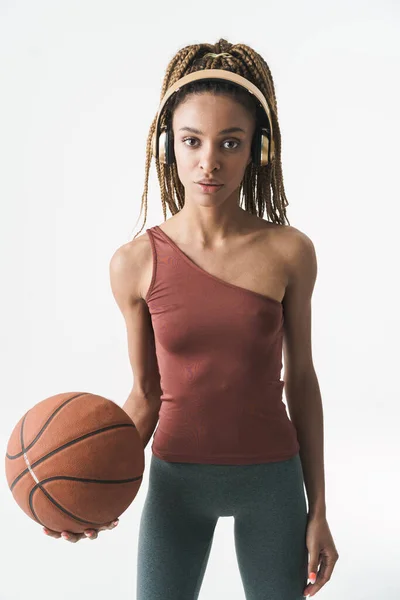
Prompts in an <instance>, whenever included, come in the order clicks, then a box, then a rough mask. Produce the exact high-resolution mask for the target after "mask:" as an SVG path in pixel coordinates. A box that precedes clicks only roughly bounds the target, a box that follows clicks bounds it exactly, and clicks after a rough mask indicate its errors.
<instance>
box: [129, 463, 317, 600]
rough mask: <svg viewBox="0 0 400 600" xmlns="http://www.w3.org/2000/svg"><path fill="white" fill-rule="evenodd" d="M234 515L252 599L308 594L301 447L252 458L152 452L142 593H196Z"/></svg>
mask: <svg viewBox="0 0 400 600" xmlns="http://www.w3.org/2000/svg"><path fill="white" fill-rule="evenodd" d="M230 516H233V517H234V539H235V551H236V556H237V561H238V567H239V572H240V576H241V580H242V583H243V588H244V592H245V596H246V600H303V598H304V596H303V590H304V588H305V587H306V585H307V575H308V572H307V569H308V551H307V547H306V544H305V533H306V525H307V517H308V515H307V507H306V498H305V493H304V487H303V471H302V466H301V461H300V456H299V454H296V455H295V456H294V457H292V458H289V459H287V460H284V461H278V462H270V463H260V464H251V465H213V464H199V463H182V462H176V463H174V462H167V461H164V460H160V459H159V458H157V457H156V456H155V455H154V454H153V453H152V454H151V464H150V473H149V488H148V491H147V496H146V499H145V503H144V507H143V511H142V516H141V521H140V531H139V540H138V563H137V596H136V599H137V600H196V599H197V598H198V595H199V592H200V587H201V584H202V581H203V577H204V573H205V570H206V566H207V562H208V558H209V555H210V550H211V545H212V541H213V536H214V529H215V526H216V524H217V521H218V519H219V517H230Z"/></svg>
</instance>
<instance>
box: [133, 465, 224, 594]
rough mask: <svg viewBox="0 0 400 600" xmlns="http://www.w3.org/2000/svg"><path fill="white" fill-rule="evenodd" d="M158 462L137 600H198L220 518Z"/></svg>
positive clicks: (146, 513)
mask: <svg viewBox="0 0 400 600" xmlns="http://www.w3.org/2000/svg"><path fill="white" fill-rule="evenodd" d="M155 464H156V463H155V461H154V459H153V460H152V467H151V469H152V470H151V472H150V480H149V489H148V493H147V496H146V500H145V503H144V507H143V511H142V515H141V521H140V528H139V540H138V562H137V596H136V598H137V600H196V599H197V597H198V595H199V591H200V587H201V583H202V581H203V578H204V573H205V569H206V566H207V562H208V558H209V555H210V551H211V545H212V540H213V536H214V530H215V526H216V523H217V519H216V518H215V517H211V516H207V515H206V514H205V513H204V512H203V511H202V510H201V508H200V505H201V500H200V499H199V507H197V506H194V505H193V502H186V501H185V494H184V493H182V490H180V489H179V484H178V482H177V481H176V480H173V479H172V480H168V478H166V477H164V476H163V473H161V470H162V468H163V467H162V466H161V465H160V463H159V462H158V461H157V465H158V466H156V467H155V468H154V465H155Z"/></svg>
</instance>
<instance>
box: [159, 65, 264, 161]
mask: <svg viewBox="0 0 400 600" xmlns="http://www.w3.org/2000/svg"><path fill="white" fill-rule="evenodd" d="M199 79H205V80H211V79H216V80H218V81H231V82H232V83H235V84H236V85H238V86H240V87H242V88H244V89H245V90H247V91H248V92H249V93H250V94H252V95H253V96H255V97H256V99H257V100H258V105H257V108H261V109H262V111H263V113H265V114H266V116H267V120H268V124H267V126H266V127H259V126H257V127H256V131H255V132H254V138H253V142H252V146H251V158H252V162H253V163H254V164H255V165H256V166H258V167H260V166H261V167H263V166H265V165H268V164H269V163H271V161H273V160H274V158H275V143H274V137H273V131H272V121H271V113H270V109H269V106H268V103H267V101H266V99H265V96H264V94H262V92H261V91H260V90H259V89H258V87H256V86H255V85H254V84H253V83H251V81H249V80H248V79H246V78H245V77H242V76H241V75H238V74H237V73H232V72H231V71H226V70H225V69H203V70H201V71H196V72H194V73H189V75H185V76H184V77H182V78H181V79H178V81H176V82H175V83H174V84H173V85H171V87H170V88H168V90H167V92H166V93H165V96H164V98H163V99H162V101H161V103H160V106H159V109H158V114H157V120H156V128H155V131H154V133H153V137H152V151H153V156H154V157H155V158H158V159H159V161H160V162H162V163H164V164H166V165H172V164H173V162H174V160H175V154H174V145H173V133H172V130H171V129H170V127H169V126H168V125H164V126H163V127H162V128H161V129H160V116H161V114H162V111H163V108H164V106H165V104H166V102H167V101H168V99H169V98H170V97H171V96H172V94H174V93H176V92H177V91H178V90H179V89H180V88H181V87H183V86H184V85H187V84H188V83H190V82H192V81H197V80H199Z"/></svg>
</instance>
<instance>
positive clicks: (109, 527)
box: [107, 519, 119, 529]
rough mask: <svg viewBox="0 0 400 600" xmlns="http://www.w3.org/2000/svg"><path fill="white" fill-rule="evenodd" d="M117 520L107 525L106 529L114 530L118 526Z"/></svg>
mask: <svg viewBox="0 0 400 600" xmlns="http://www.w3.org/2000/svg"><path fill="white" fill-rule="evenodd" d="M118 523H119V520H118V519H116V520H115V521H111V523H109V524H108V526H107V529H115V528H116V526H117V525H118Z"/></svg>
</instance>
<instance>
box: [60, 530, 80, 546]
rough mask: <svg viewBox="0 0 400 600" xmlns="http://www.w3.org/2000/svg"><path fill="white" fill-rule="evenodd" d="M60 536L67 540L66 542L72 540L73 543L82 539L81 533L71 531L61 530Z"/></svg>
mask: <svg viewBox="0 0 400 600" xmlns="http://www.w3.org/2000/svg"><path fill="white" fill-rule="evenodd" d="M61 537H62V538H63V539H64V540H67V541H68V542H72V543H73V544H75V543H76V542H79V540H80V539H82V534H81V533H73V532H72V531H62V532H61Z"/></svg>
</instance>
